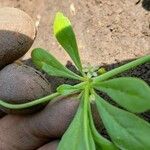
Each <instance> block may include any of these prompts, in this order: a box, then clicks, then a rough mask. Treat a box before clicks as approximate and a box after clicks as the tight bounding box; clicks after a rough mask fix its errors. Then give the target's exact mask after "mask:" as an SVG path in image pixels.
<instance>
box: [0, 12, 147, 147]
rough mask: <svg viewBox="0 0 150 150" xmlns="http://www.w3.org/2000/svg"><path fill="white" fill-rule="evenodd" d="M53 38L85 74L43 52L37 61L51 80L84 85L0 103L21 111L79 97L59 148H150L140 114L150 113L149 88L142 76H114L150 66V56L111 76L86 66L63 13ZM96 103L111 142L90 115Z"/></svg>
mask: <svg viewBox="0 0 150 150" xmlns="http://www.w3.org/2000/svg"><path fill="white" fill-rule="evenodd" d="M54 35H55V36H56V38H57V40H58V42H59V43H60V45H61V46H62V47H63V48H64V49H65V51H66V52H67V53H68V54H69V56H70V57H71V59H72V60H73V62H74V64H75V66H76V67H77V69H78V70H79V72H80V74H76V73H74V72H72V71H70V70H69V69H67V68H66V67H65V66H63V65H62V64H61V63H60V62H59V61H58V60H57V59H56V58H55V57H54V56H52V55H51V54H50V53H48V52H47V51H45V50H43V49H41V48H36V49H34V50H33V51H32V61H33V63H34V64H35V65H36V67H37V68H39V69H42V70H43V71H45V72H46V73H47V74H49V75H50V76H58V77H65V78H70V79H73V80H78V81H80V83H79V84H76V85H68V84H63V85H60V86H59V87H58V88H57V91H56V92H55V93H53V94H51V95H48V96H46V97H43V98H40V99H37V100H34V101H32V102H28V103H24V104H10V103H6V102H4V101H3V100H0V105H1V106H2V107H5V108H9V109H15V110H16V109H17V110H18V109H19V110H21V109H25V108H30V107H33V106H35V105H39V104H42V103H45V102H48V101H51V100H53V99H54V98H56V97H59V96H68V95H71V94H74V93H77V94H79V100H80V104H79V107H78V110H77V112H76V114H75V117H74V119H73V121H72V122H71V124H70V126H69V127H68V129H67V131H66V132H65V133H64V135H63V137H62V139H61V141H60V143H59V146H58V150H117V149H121V150H141V149H143V150H149V149H150V141H149V140H150V124H149V123H148V122H147V121H145V120H143V119H142V118H140V117H139V116H138V114H140V113H143V112H146V111H149V109H150V87H149V85H148V84H147V83H145V82H144V81H143V80H141V79H138V78H134V77H117V78H116V77H115V76H116V75H118V74H120V73H122V72H124V71H127V70H129V69H131V68H134V67H136V66H138V65H141V64H144V63H146V62H150V55H147V56H144V57H141V58H139V59H137V60H134V61H132V62H129V63H127V64H125V65H122V66H120V67H118V68H115V69H113V70H111V71H108V72H105V70H104V69H103V68H101V69H99V70H97V69H89V70H88V69H84V68H83V67H82V64H81V61H80V56H79V52H78V47H77V42H76V38H75V34H74V32H73V29H72V26H71V23H70V21H69V19H68V18H67V17H65V16H64V15H63V14H62V13H60V12H58V13H57V14H56V17H55V21H54ZM85 70H86V71H85ZM99 74H100V75H99ZM98 91H101V92H103V93H105V94H107V95H108V96H109V97H110V98H111V99H112V100H113V101H114V102H115V103H116V104H117V105H112V104H111V103H109V102H108V101H106V100H104V99H103V98H102V97H101V96H99V94H98ZM91 103H95V105H96V107H97V110H98V112H99V115H100V117H101V119H102V122H103V124H104V126H105V128H106V130H107V133H108V135H109V137H110V140H109V139H106V138H105V137H103V136H102V135H101V134H100V133H99V132H98V131H97V129H96V127H95V125H94V122H93V116H92V113H91ZM117 106H120V107H119V108H118V107H117ZM60 115H61V114H60Z"/></svg>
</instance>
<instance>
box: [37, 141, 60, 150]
mask: <svg viewBox="0 0 150 150" xmlns="http://www.w3.org/2000/svg"><path fill="white" fill-rule="evenodd" d="M58 144H59V140H55V141H52V142H50V143H48V144H45V145H44V146H42V147H40V148H38V149H37V150H57V146H58Z"/></svg>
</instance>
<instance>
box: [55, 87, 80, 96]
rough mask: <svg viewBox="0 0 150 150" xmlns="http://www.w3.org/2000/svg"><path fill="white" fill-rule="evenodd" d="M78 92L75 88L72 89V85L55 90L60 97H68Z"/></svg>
mask: <svg viewBox="0 0 150 150" xmlns="http://www.w3.org/2000/svg"><path fill="white" fill-rule="evenodd" d="M79 91H80V89H79V88H76V87H74V86H72V85H68V84H63V85H60V86H59V87H58V88H57V92H58V93H59V94H61V95H68V94H72V93H77V92H79Z"/></svg>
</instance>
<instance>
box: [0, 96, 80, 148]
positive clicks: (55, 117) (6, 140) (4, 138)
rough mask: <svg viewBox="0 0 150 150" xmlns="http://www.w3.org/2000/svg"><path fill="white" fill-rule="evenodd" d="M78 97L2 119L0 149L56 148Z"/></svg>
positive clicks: (71, 117)
mask: <svg viewBox="0 0 150 150" xmlns="http://www.w3.org/2000/svg"><path fill="white" fill-rule="evenodd" d="M78 104H79V101H78V100H77V98H75V97H68V98H66V99H62V100H58V101H56V102H50V103H49V104H48V105H47V106H46V108H45V109H44V110H42V111H41V112H38V113H36V114H32V115H27V116H17V115H6V116H4V117H2V118H1V119H0V149H2V150H35V149H38V150H48V149H50V150H55V149H56V147H57V145H58V140H59V139H60V138H61V136H62V135H63V133H64V132H65V131H66V129H67V128H68V126H69V124H70V122H71V120H72V119H73V116H74V114H75V112H76V110H77V107H78Z"/></svg>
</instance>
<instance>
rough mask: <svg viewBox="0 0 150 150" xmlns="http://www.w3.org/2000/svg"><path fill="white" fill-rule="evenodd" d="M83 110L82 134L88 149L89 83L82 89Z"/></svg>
mask: <svg viewBox="0 0 150 150" xmlns="http://www.w3.org/2000/svg"><path fill="white" fill-rule="evenodd" d="M83 104H84V105H83V111H84V134H85V143H86V149H87V150H89V146H88V143H89V140H88V138H89V137H88V135H89V129H88V126H89V118H88V104H89V83H88V82H87V84H86V85H85V91H84V103H83Z"/></svg>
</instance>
